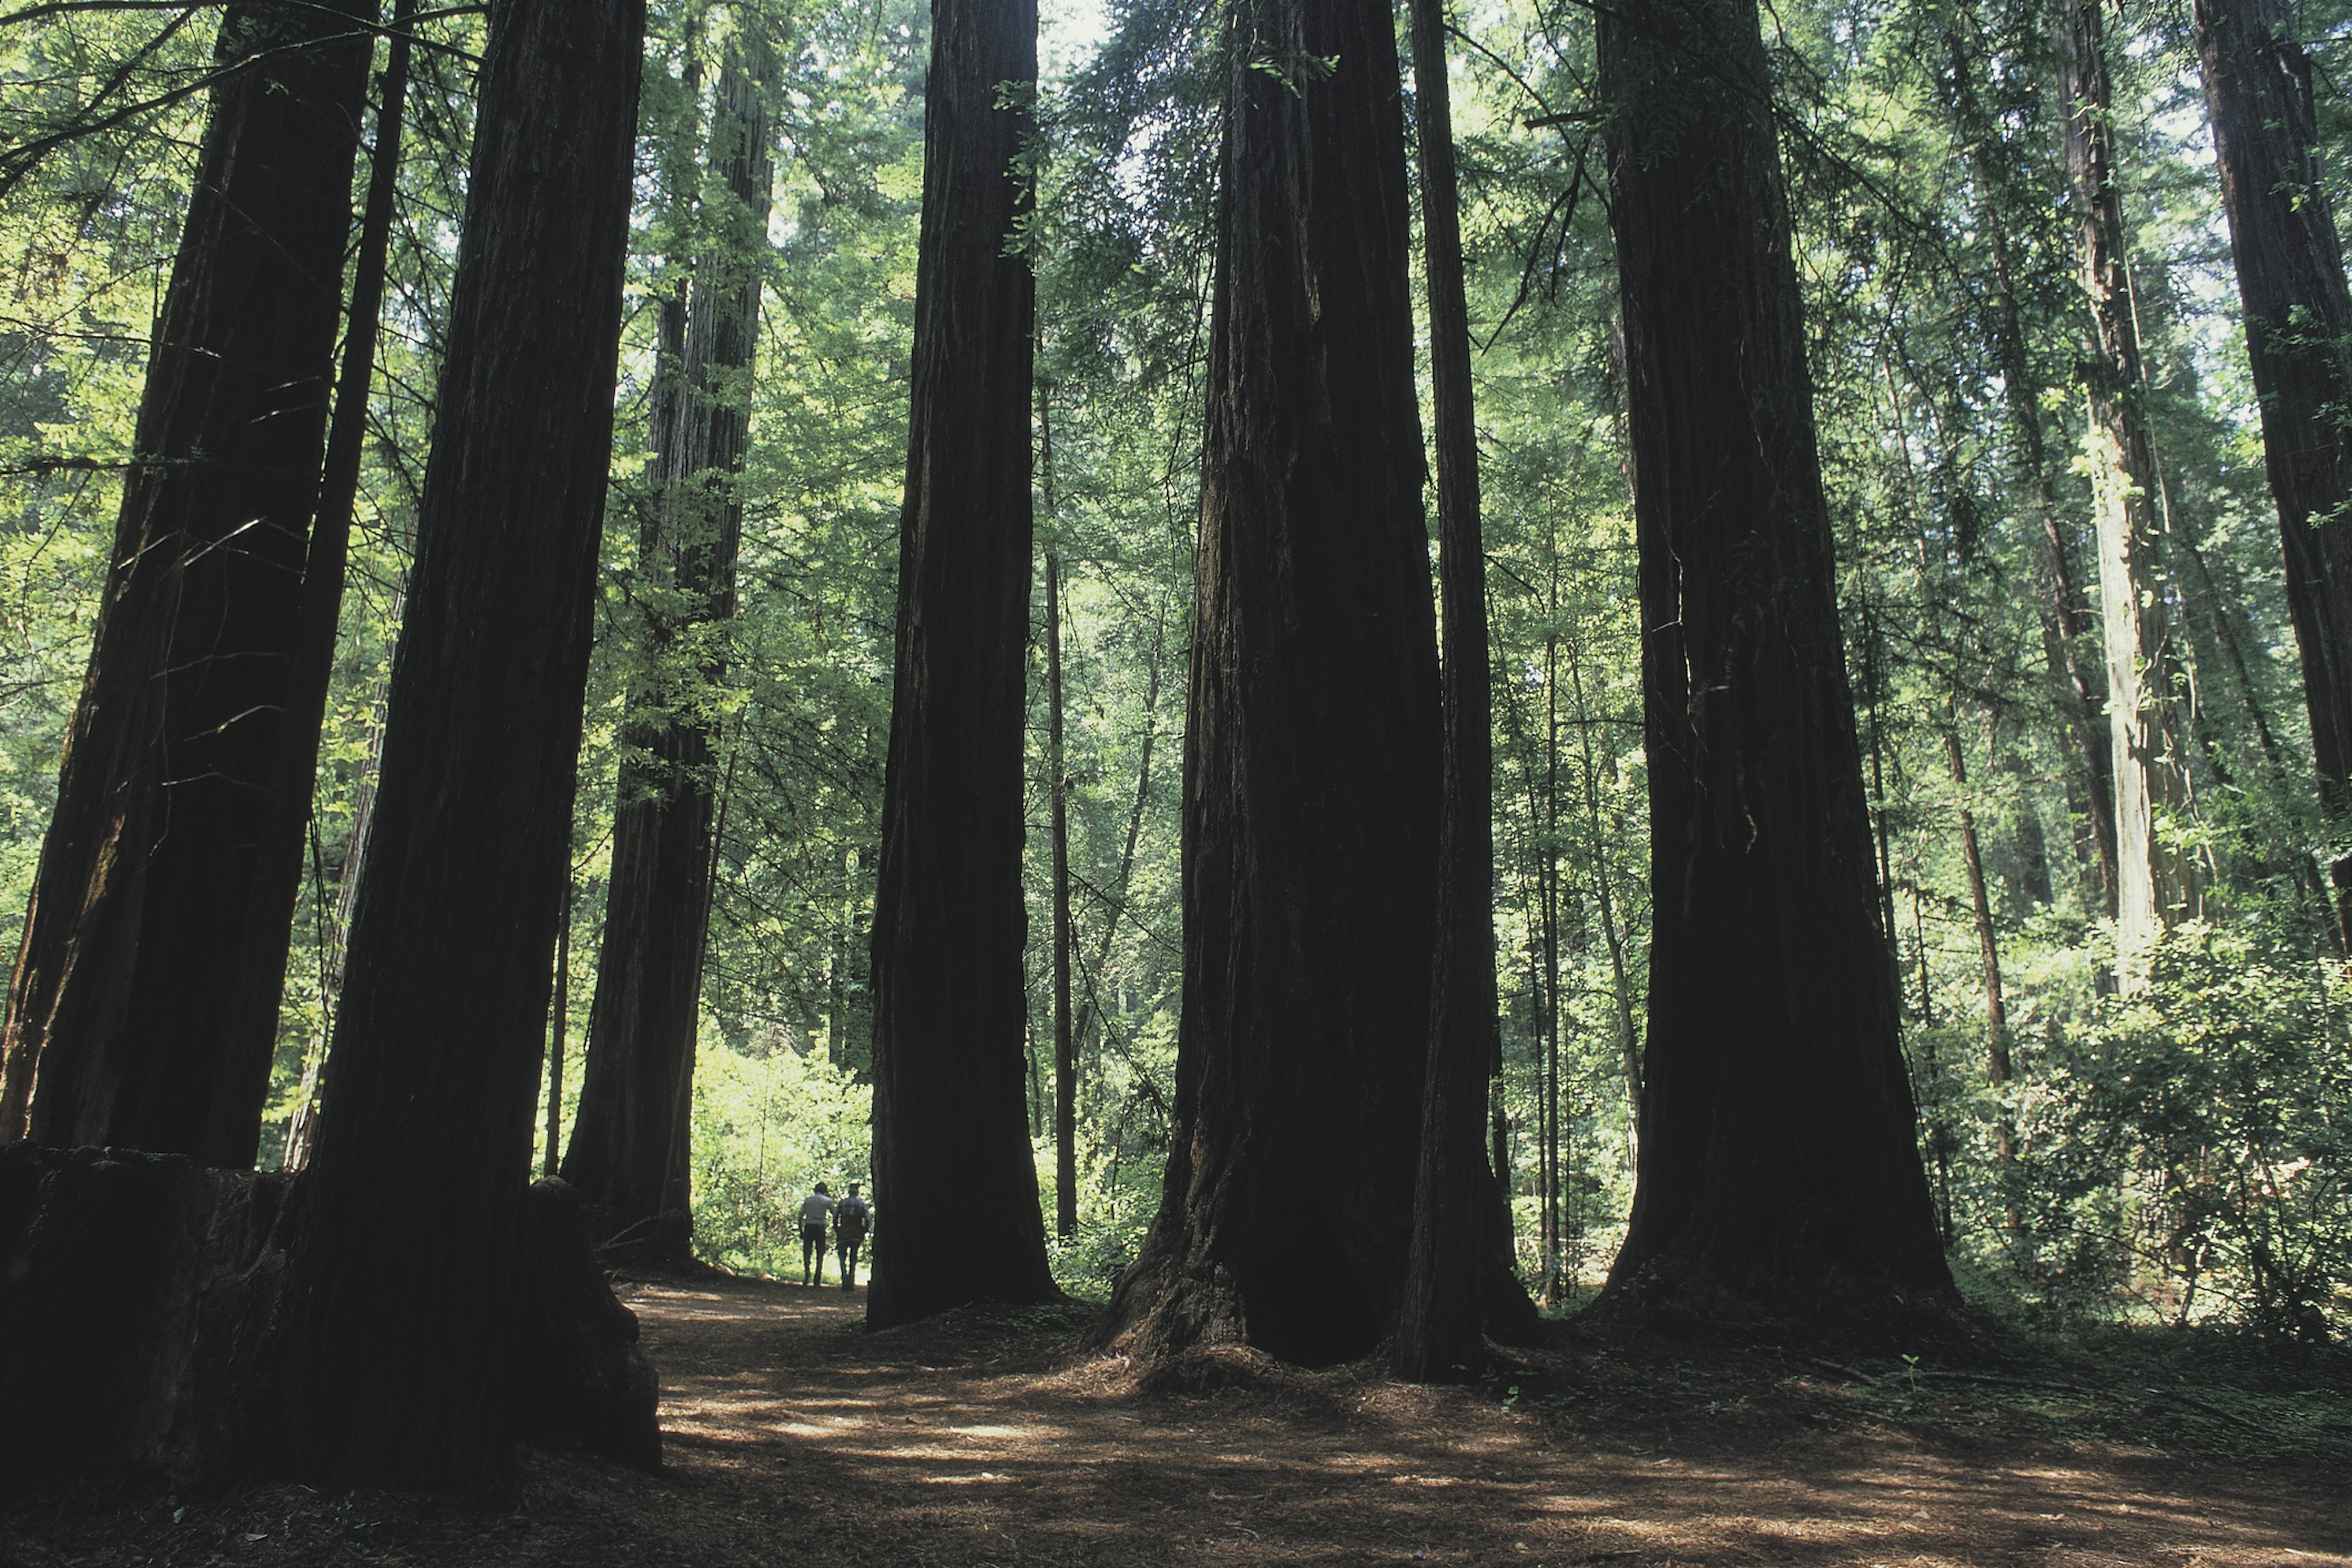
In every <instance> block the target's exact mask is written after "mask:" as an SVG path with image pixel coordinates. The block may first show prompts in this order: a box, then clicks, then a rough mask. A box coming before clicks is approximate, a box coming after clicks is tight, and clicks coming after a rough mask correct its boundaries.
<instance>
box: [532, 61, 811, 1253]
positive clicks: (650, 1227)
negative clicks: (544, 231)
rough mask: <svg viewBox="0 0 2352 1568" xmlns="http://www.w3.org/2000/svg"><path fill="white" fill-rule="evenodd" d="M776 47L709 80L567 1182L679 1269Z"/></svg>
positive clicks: (607, 1227) (686, 1219)
mask: <svg viewBox="0 0 2352 1568" xmlns="http://www.w3.org/2000/svg"><path fill="white" fill-rule="evenodd" d="M771 66H772V55H771V53H770V52H769V50H768V49H767V48H766V47H765V45H764V43H763V41H761V40H760V39H757V38H752V39H748V40H744V41H742V42H740V43H739V44H737V45H734V46H730V49H729V52H728V55H727V58H726V60H725V62H724V64H723V65H722V66H721V68H720V69H719V93H718V113H717V116H716V119H715V121H714V123H713V125H712V127H711V136H710V183H709V188H708V189H707V190H706V192H705V195H704V199H703V202H702V210H701V215H700V216H701V218H702V221H703V226H704V227H705V228H706V230H707V231H708V234H709V240H708V242H707V243H706V244H705V245H704V247H703V248H702V254H701V255H700V257H699V258H698V259H697V261H696V265H695V272H694V279H693V282H692V285H691V288H690V290H689V293H688V300H687V305H686V310H685V312H684V320H683V321H680V322H677V328H678V332H677V338H678V341H677V342H676V344H675V345H673V346H672V358H673V361H674V363H672V364H671V365H670V366H669V367H667V372H666V374H664V375H663V376H662V377H661V378H660V379H661V389H660V390H659V391H658V392H657V393H656V404H657V405H659V406H658V407H657V410H656V443H657V451H656V479H657V481H658V493H657V494H656V497H655V498H654V499H653V500H652V503H651V504H650V506H649V507H648V508H647V511H646V523H645V526H644V528H643V530H642V531H641V533H640V539H639V552H638V582H639V594H638V598H639V602H640V604H641V605H643V608H644V614H645V617H646V621H645V625H646V643H647V645H648V646H647V650H646V651H647V656H648V658H649V660H650V662H651V664H652V666H653V675H652V679H653V684H654V689H653V690H652V691H651V692H650V693H649V694H648V695H647V696H646V698H645V699H643V700H640V703H639V705H638V706H637V708H636V709H635V711H634V712H632V714H631V715H630V720H629V725H628V731H627V733H626V735H625V741H626V742H627V745H628V748H629V750H628V752H627V759H626V760H625V762H624V763H623V764H622V769H621V781H620V792H619V794H620V805H619V806H618V808H617V810H616V811H615V812H614V820H613V878H612V882H611V884H610V889H609V891H608V893H607V895H606V899H605V903H604V946H603V948H602V949H601V951H600V952H599V953H598V955H597V960H596V993H595V1000H594V1001H593V1004H592V1005H591V1007H590V1010H589V1014H588V1063H587V1071H586V1076H585V1077H584V1078H583V1079H582V1080H581V1085H580V1114H579V1119H578V1121H576V1122H575V1123H574V1124H573V1128H572V1142H571V1144H570V1146H569V1147H568V1148H567V1149H566V1150H565V1152H564V1156H563V1176H564V1179H565V1180H566V1181H568V1182H571V1183H572V1184H573V1185H575V1186H577V1187H578V1188H580V1190H581V1193H582V1194H583V1196H584V1197H585V1198H586V1199H587V1200H588V1202H589V1204H590V1205H591V1206H592V1208H593V1211H594V1213H595V1215H596V1218H597V1227H598V1231H599V1234H600V1235H601V1236H602V1237H604V1239H605V1245H606V1250H607V1252H608V1254H611V1255H614V1256H619V1257H625V1258H629V1259H632V1260H634V1261H636V1262H639V1263H646V1264H655V1265H660V1266H666V1267H676V1266H678V1265H682V1264H685V1263H688V1262H689V1261H691V1259H692V1257H693V1239H694V1228H693V1210H692V1204H691V1194H690V1190H689V1186H690V1184H689V1182H688V1173H689V1166H688V1158H689V1156H690V1154H691V1153H692V1148H693V1142H692V1131H691V1128H690V1126H689V1124H688V1123H689V1118H690V1115H691V1112H692V1110H693V1103H694V1094H693V1089H694V1046H695V1034H696V1030H697V1028H698V1026H699V1023H700V1019H701V994H702V958H703V951H704V948H705V947H706V945H707V944H708V942H709V930H710V898H711V879H712V873H713V871H714V869H715V865H714V860H713V855H714V845H713V843H712V835H713V832H714V828H715V818H716V815H717V792H716V790H715V788H714V784H713V779H712V768H711V763H712V757H713V753H714V752H715V751H716V743H717V740H718V734H717V721H716V715H715V713H714V712H713V710H712V709H711V707H710V703H709V694H710V689H711V688H712V686H713V685H714V684H715V683H716V681H717V680H718V679H719V676H720V675H721V674H722V670H721V668H720V660H719V652H718V639H719V637H723V635H724V626H725V623H726V621H727V620H728V618H729V617H730V616H732V615H733V613H734V601H735V563H736V556H737V553H738V546H739V544H740V540H741V537H742V525H743V503H742V499H741V497H740V495H739V494H738V493H737V490H736V488H735V487H736V476H737V475H738V474H739V473H740V471H741V469H742V467H743V458H744V456H745V451H746V448H747V447H748V446H749V443H750V433H751V401H750V397H749V392H750V387H749V382H750V377H751V363H752V357H753V353H754V351H755V349H756V348H757V346H758V337H759V324H760V284H761V270H762V269H761V259H762V258H763V257H764V255H765V253H766V247H767V227H768V203H769V192H770V186H771V184H772V180H773V177H774V169H773V164H772V162H771V153H770V142H771V130H770V125H769V116H768V110H767V103H766V95H767V94H768V93H769V92H770V91H772V89H773V86H774V82H773V75H774V73H773V71H772V68H771Z"/></svg>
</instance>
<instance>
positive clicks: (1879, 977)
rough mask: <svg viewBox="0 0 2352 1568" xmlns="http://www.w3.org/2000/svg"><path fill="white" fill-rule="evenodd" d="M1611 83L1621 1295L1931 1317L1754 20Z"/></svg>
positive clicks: (1715, 22)
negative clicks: (1626, 514)
mask: <svg viewBox="0 0 2352 1568" xmlns="http://www.w3.org/2000/svg"><path fill="white" fill-rule="evenodd" d="M1694 61H1699V62H1704V63H1702V64H1694V63H1692V62H1694ZM1600 68H1601V85H1602V89H1603V92H1604V94H1605V96H1606V100H1607V101H1608V103H1609V104H1610V106H1611V112H1612V119H1611V121H1610V129H1609V149H1610V158H1611V163H1612V172H1613V174H1614V176H1615V185H1616V203H1615V209H1614V213H1613V215H1612V216H1613V220H1614V224H1615V227H1616V230H1617V247H1618V271H1619V278H1620V288H1621V297H1622V300H1623V302H1624V322H1625V357H1626V376H1627V405H1628V413H1629V425H1630V428H1631V432H1632V437H1633V500H1634V519H1635V525H1636V529H1637V534H1638V541H1639V549H1640V573H1641V596H1642V618H1643V626H1644V636H1643V696H1644V709H1645V712H1646V727H1647V740H1648V752H1649V758H1650V810H1651V855H1652V861H1653V869H1652V875H1651V887H1652V889H1654V897H1655V900H1656V907H1655V913H1654V923H1653V935H1652V959H1651V980H1650V1019H1649V1038H1648V1048H1647V1052H1646V1054H1645V1058H1644V1062H1643V1067H1644V1071H1643V1100H1642V1140H1641V1153H1640V1171H1639V1181H1638V1185H1637V1187H1636V1189H1635V1194H1634V1199H1633V1215H1632V1219H1631V1222H1630V1225H1629V1227H1628V1231H1627V1235H1626V1238H1625V1246H1624V1249H1623V1250H1622V1252H1621V1253H1620V1254H1619V1256H1618V1258H1617V1261H1616V1264H1615V1267H1614V1268H1613V1269H1612V1273H1611V1276H1610V1282H1609V1288H1608V1289H1609V1294H1610V1296H1611V1297H1612V1298H1613V1299H1614V1300H1617V1301H1618V1302H1620V1303H1622V1304H1623V1305H1625V1306H1629V1307H1636V1308H1638V1307H1641V1306H1643V1305H1647V1304H1654V1303H1659V1302H1671V1301H1675V1300H1682V1301H1685V1302H1706V1301H1709V1300H1713V1299H1714V1298H1716V1297H1717V1296H1718V1295H1721V1294H1729V1295H1732V1296H1739V1297H1748V1298H1750V1299H1759V1298H1761V1299H1770V1298H1774V1297H1780V1298H1781V1299H1783V1300H1797V1301H1802V1302H1805V1303H1807V1304H1808V1305H1818V1304H1819V1303H1820V1302H1821V1301H1822V1300H1823V1298H1824V1295H1825V1294H1828V1293H1832V1292H1837V1291H1841V1290H1844V1289H1851V1290H1853V1291H1855V1292H1857V1293H1861V1294H1874V1293H1877V1292H1882V1291H1885V1290H1886V1289H1894V1290H1896V1291H1901V1292H1906V1293H1910V1292H1924V1293H1939V1292H1942V1291H1945V1290H1948V1289H1949V1286H1950V1277H1949V1275H1948V1272H1947V1270H1946V1268H1945V1266H1944V1258H1943V1254H1942V1250H1941V1248H1940V1247H1939V1246H1938V1244H1937V1235H1936V1223H1935V1214H1934V1209H1933V1206H1932V1205H1931V1204H1930V1202H1929V1198H1928V1193H1927V1181H1926V1177H1925V1174H1924V1173H1923V1171H1922V1169H1921V1166H1920V1162H1919V1150H1918V1145H1917V1142H1916V1137H1915V1127H1916V1121H1915V1118H1914V1115H1913V1111H1912V1103H1911V1095H1910V1089H1909V1085H1908V1082H1907V1081H1906V1077H1905V1073H1904V1067H1903V1058H1902V1053H1901V1050H1900V1047H1899V1044H1898V1040H1897V1029H1898V1017H1899V1008H1898V1004H1897V1001H1896V994H1895V974H1894V971H1893V968H1892V966H1891V964H1890V963H1889V962H1888V955H1887V949H1886V945H1885V939H1884V933H1883V931H1882V930H1881V928H1880V921H1879V917H1878V912H1877V910H1876V908H1875V904H1876V895H1877V889H1876V888H1875V886H1874V879H1873V876H1872V873H1871V841H1870V826H1869V817H1868V813H1867V810H1866V807H1865V802H1864V793H1863V783H1862V767H1861V757H1860V751H1859V747H1858V744H1857V742H1856V738H1855V733H1854V722H1853V701H1852V699H1851V697H1850V695H1849V693H1848V691H1847V688H1846V678H1845V652H1844V644H1843V638H1842V637H1841V636H1840V633H1839V628H1838V612H1837V601H1836V596H1835V583H1834V578H1833V575H1832V572H1833V567H1832V545H1831V533H1830V522H1829V512H1828V506H1827V502H1826V500H1825V499H1824V497H1823V492H1822V479H1821V468H1820V459H1819V456H1818V452H1817V448H1816V445H1815V434H1814V424H1813V407H1812V387H1811V381H1810V379H1809V377H1808V375H1807V373H1806V368H1805V360H1804V334H1803V323H1802V321H1801V302H1800V295H1799V290H1798V285H1797V276H1796V269H1795V267H1794V265H1793V264H1792V262H1791V259H1790V239H1789V217H1788V209H1787V205H1786V199H1785V195H1784V193H1783V188H1782V184H1781V175H1780V157H1779V149H1778V147H1777V145H1776V142H1775V138H1774V132H1773V126H1772V121H1771V115H1770V79H1769V73H1768V71H1767V68H1766V63H1765V56H1764V46H1763V39H1762V37H1761V35H1760V32H1759V27H1758V21H1757V14H1756V10H1755V7H1754V5H1753V4H1752V3H1751V0H1695V3H1692V4H1688V5H1675V4H1669V3H1667V0H1635V3H1633V4H1632V5H1627V6H1623V7H1621V8H1620V9H1618V10H1616V11H1613V12H1611V13H1608V14H1606V15H1604V16H1602V18H1601V26H1600Z"/></svg>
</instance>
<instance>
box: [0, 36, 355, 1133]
mask: <svg viewBox="0 0 2352 1568" xmlns="http://www.w3.org/2000/svg"><path fill="white" fill-rule="evenodd" d="M375 16H376V5H375V0H326V3H324V4H306V5H297V4H276V3H269V0H251V3H247V4H239V5H231V6H230V7H229V8H228V10H227V13H226V15H225V16H223V18H222V21H221V28H220V37H219V42H218V44H217V46H216V48H215V63H216V64H217V65H218V66H220V67H222V68H226V70H227V72H228V74H227V75H226V77H225V78H224V79H222V80H221V81H220V82H219V84H218V85H217V86H216V87H215V89H214V91H213V97H212V102H211V107H210V110H209V113H208V115H207V118H206V121H205V137H204V142H203V145H202V148H201V149H200V151H199V153H198V163H197V171H196V179H195V187H194V193H193V195H192V196H191V198H190V202H189V206H188V216H187V219H186V223H185V226H184V228H183V230H182V232H181V237H180V249H179V254H178V256H177V258H176V259H175V260H174V262H173V268H172V279H171V284H170V287H169V289H168V290H167V292H166V293H165V295H164V299H163V312H162V315H161V318H160V319H159V321H158V322H157V327H156V333H155V342H154V349H153V353H152V358H151V359H150V361H149V365H148V374H147V385H146V390H145V392H144V394H143V395H142V402H141V405H140V410H139V423H138V428H137V431H136V434H135V436H134V437H133V454H134V456H133V459H132V462H131V469H130V474H129V477H128V478H127V479H126V480H125V482H124V486H123V497H122V510H121V518H120V520H119V521H118V522H117V524H116V530H115V541H114V553H113V561H112V563H111V565H110V569H109V571H108V575H107V583H106V588H105V592H104V596H103V597H102V599H101V600H100V609H99V617H98V626H97V633H96V637H95V639H94V641H93V644H92V647H91V649H90V661H89V674H88V676H87V678H86V679H85V680H84V682H83V686H82V694H81V700H80V703H79V707H77V709H76V710H75V712H74V716H73V721H72V722H71V724H70V726H69V727H68V731H67V736H66V743H65V759H64V763H63V766H62V768H61V770H60V773H59V777H58V804H57V808H56V811H55V814H54V815H53V816H52V817H51V818H50V822H49V829H48V836H47V838H46V839H45V840H44V841H43V844H42V847H41V863H40V868H39V871H38V873H37V876H36V879H35V881H34V889H33V898H32V904H31V907H30V909H29V910H27V912H26V920H25V936H24V943H23V946H22V948H21V949H20V951H19V953H18V957H17V961H16V975H15V979H14V981H13V983H12V984H11V986H10V989H9V1001H8V1020H7V1025H6V1028H5V1037H0V1051H5V1068H0V1140H5V1139H7V1138H13V1137H17V1136H23V1135H26V1134H27V1133H28V1132H29V1136H31V1137H32V1138H33V1139H34V1140H35V1141H36V1142H42V1143H48V1144H58V1145H65V1146H73V1145H77V1144H85V1143H96V1144H121V1145H127V1146H130V1147H133V1148H140V1149H149V1150H155V1151H163V1152H175V1153H185V1154H191V1155H194V1156H195V1157H196V1158H197V1159H199V1160H201V1161H203V1162H205V1163H208V1164H215V1165H231V1166H243V1165H250V1164H251V1163H253V1158H254V1153H255V1147H256V1145H257V1142H259V1139H260V1132H261V1111H262V1102H263V1100H264V1099H265V1097H266V1096H267V1093H268V1087H269V1063H270V1056H271V1052H272V1049H273V1047H275V1045H276V1037H277V1019H278V992H279V989H280V987H281V985H282V983H283V976H284V973H285V965H286V944H287V920H286V917H287V915H288V914H289V913H290V911H291V908H292V899H291V894H292V880H291V873H290V872H289V873H288V874H285V875H278V876H273V875H272V871H273V868H277V867H278V866H279V865H281V864H282V863H283V862H285V861H286V859H287V857H286V856H285V855H284V854H277V855H273V854H271V852H270V851H271V849H272V847H280V848H282V847H284V846H285V845H287V844H296V845H299V840H300V835H301V833H302V828H303V825H304V823H305V822H306V821H307V809H308V806H309V803H310V773H309V771H308V770H297V769H293V768H289V766H288V765H287V757H288V756H289V751H290V749H293V748H299V747H303V746H305V745H312V744H315V737H314V736H313V737H310V738H308V739H306V737H304V736H303V735H302V734H300V733H299V730H300V728H301V721H299V720H298V719H296V718H294V717H291V716H289V710H290V711H291V712H294V713H299V712H300V711H301V710H302V706H303V705H302V704H301V703H300V702H299V700H298V687H299V681H298V680H297V679H296V674H295V671H296V667H297V665H298V663H299V659H298V651H299V646H300V644H299V631H300V626H301V620H302V608H303V605H302V597H303V577H304V558H305V552H306V548H307V543H308V541H309V538H310V520H311V513H312V510H313V508H314V506H315V505H316V504H317V502H318V499H319V481H320V456H321V446H322V443H323V440H324V437H325V429H326V420H327V406H328V387H329V383H330V379H331V375H332V373H333V369H334V350H335V334H336V328H337V325H338V323H339V320H340V310H339V307H340V305H341V287H342V277H343V247H344V244H345V241H346V239H347V237H348V236H349V234H350V230H351V220H352V202H351V194H352V159H353V152H354V148H355V147H356V145H357V127H358V125H359V122H360V119H361V111H362V105H363V100H364V97H365V90H366V81H367V66H368V58H369V53H370V48H371V45H372V41H373V39H372V35H371V33H370V32H369V30H368V29H369V28H370V27H371V26H373V23H374V21H375ZM371 324H372V322H371ZM335 570H336V574H337V578H338V581H340V575H341V563H340V561H338V562H337V563H335ZM306 717H307V719H308V721H309V722H310V724H311V725H312V726H313V727H315V725H316V722H317V719H316V714H315V712H311V713H309V714H307V715H306ZM298 771H299V779H297V778H294V777H293V776H292V775H293V774H294V773H297V772H298ZM295 790H299V795H300V799H299V803H288V802H286V799H285V797H286V796H287V795H288V793H289V791H295ZM295 807H299V809H298V808H295ZM280 883H283V884H284V886H283V887H282V888H280V887H279V886H278V884H280ZM273 911H274V914H275V918H274V919H272V918H269V917H270V915H271V914H272V913H273ZM28 1114H29V1121H28Z"/></svg>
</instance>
